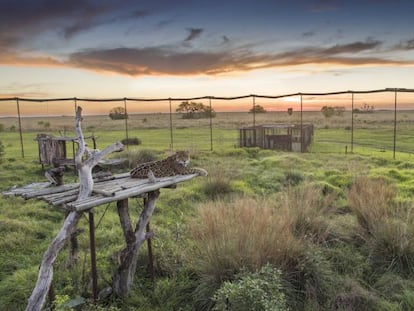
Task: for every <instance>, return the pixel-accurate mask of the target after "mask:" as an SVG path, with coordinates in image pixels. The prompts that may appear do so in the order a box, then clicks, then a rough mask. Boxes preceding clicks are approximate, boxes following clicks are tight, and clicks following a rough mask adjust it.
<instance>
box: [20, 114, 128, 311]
mask: <svg viewBox="0 0 414 311" xmlns="http://www.w3.org/2000/svg"><path fill="white" fill-rule="evenodd" d="M81 121H82V108H81V107H78V109H77V111H76V120H75V131H76V134H77V137H78V143H79V149H78V152H77V154H76V157H75V163H76V168H77V170H78V176H79V195H78V198H77V200H78V201H80V200H82V199H85V198H87V197H88V196H90V194H91V193H92V190H93V179H92V169H93V167H94V166H95V165H96V164H97V163H98V161H99V160H100V159H102V158H103V157H104V156H105V155H107V154H109V153H111V152H113V151H116V150H119V149H122V147H123V145H122V144H121V143H120V142H117V143H115V144H113V145H111V146H109V147H107V148H105V149H104V150H102V151H100V152H95V151H93V152H88V150H87V149H86V144H85V139H84V136H83V133H82V129H81ZM87 152H88V153H87ZM84 155H87V157H86V159H85V161H83V162H82V157H83V156H84ZM81 215H82V212H77V211H73V212H70V213H69V214H68V215H67V217H66V219H65V222H64V223H63V226H62V228H61V229H60V231H59V233H58V235H57V236H56V238H55V239H54V240H53V242H52V243H51V244H50V246H49V248H48V249H47V250H46V252H45V254H44V255H43V259H42V263H41V265H40V268H39V274H38V278H37V283H36V286H35V288H34V289H33V292H32V295H31V296H30V298H29V300H28V304H27V307H26V311H37V310H41V309H42V307H43V305H44V303H45V300H46V296H47V293H48V291H49V288H50V284H51V283H52V280H53V264H54V262H55V260H56V257H57V255H58V254H59V251H60V250H61V249H62V247H63V246H64V245H65V243H66V241H67V240H68V239H69V238H70V237H71V236H72V234H73V233H74V232H75V230H76V227H77V224H78V222H79V219H80V217H81Z"/></svg>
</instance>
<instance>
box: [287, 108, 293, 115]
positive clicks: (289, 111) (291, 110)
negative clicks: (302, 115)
mask: <svg viewBox="0 0 414 311" xmlns="http://www.w3.org/2000/svg"><path fill="white" fill-rule="evenodd" d="M287 113H288V115H290V116H291V115H292V114H293V108H288V110H287Z"/></svg>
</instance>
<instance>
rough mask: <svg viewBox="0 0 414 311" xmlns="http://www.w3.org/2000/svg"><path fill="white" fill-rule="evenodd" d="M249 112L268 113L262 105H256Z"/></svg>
mask: <svg viewBox="0 0 414 311" xmlns="http://www.w3.org/2000/svg"><path fill="white" fill-rule="evenodd" d="M249 112H251V113H253V112H255V113H266V112H267V111H266V109H264V108H263V107H262V106H260V105H254V107H253V108H252V109H250V110H249Z"/></svg>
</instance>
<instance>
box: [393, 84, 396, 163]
mask: <svg viewBox="0 0 414 311" xmlns="http://www.w3.org/2000/svg"><path fill="white" fill-rule="evenodd" d="M396 144H397V89H395V91H394V147H393V155H392V157H393V159H394V160H395V147H396Z"/></svg>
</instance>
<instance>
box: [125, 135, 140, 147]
mask: <svg viewBox="0 0 414 311" xmlns="http://www.w3.org/2000/svg"><path fill="white" fill-rule="evenodd" d="M121 143H122V144H124V145H135V146H138V145H141V140H140V139H139V138H138V137H134V138H132V137H129V138H124V139H123V140H121Z"/></svg>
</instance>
